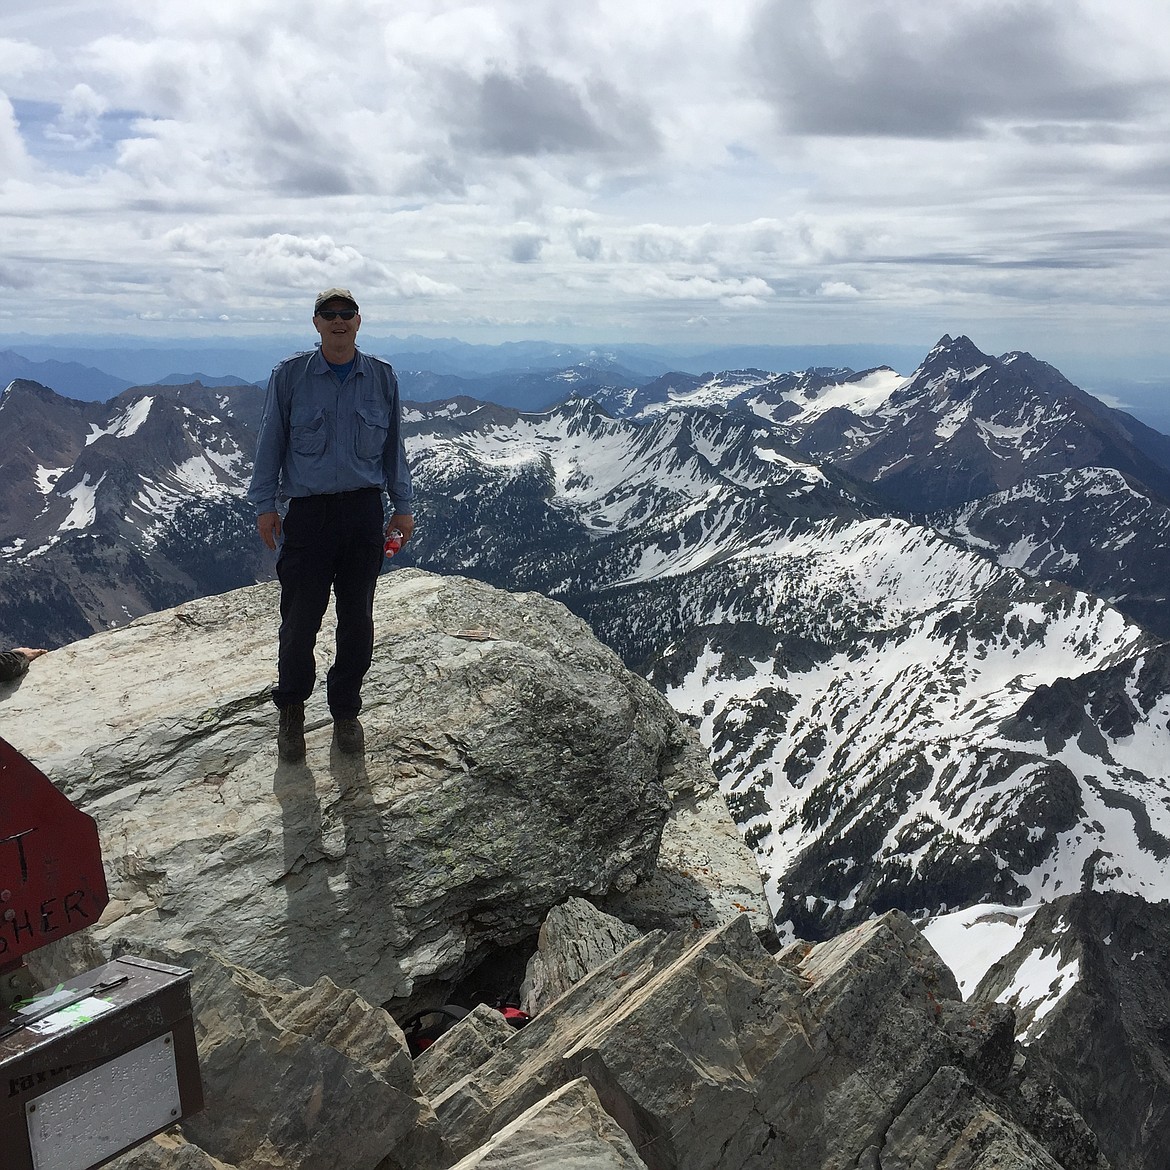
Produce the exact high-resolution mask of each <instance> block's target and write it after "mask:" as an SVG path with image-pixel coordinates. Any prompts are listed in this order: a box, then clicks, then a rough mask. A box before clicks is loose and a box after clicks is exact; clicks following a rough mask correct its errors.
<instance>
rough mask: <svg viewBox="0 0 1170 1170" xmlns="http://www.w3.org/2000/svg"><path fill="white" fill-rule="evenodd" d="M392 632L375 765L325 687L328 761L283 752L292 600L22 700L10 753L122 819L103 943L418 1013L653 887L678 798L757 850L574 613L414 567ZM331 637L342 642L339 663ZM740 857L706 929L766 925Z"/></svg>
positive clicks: (109, 823) (315, 754) (12, 706)
mask: <svg viewBox="0 0 1170 1170" xmlns="http://www.w3.org/2000/svg"><path fill="white" fill-rule="evenodd" d="M376 619H377V625H378V647H377V651H376V655H375V661H374V665H373V668H372V669H371V672H370V675H369V677H368V679H367V683H366V687H365V692H364V694H365V700H366V706H365V710H364V711H363V720H364V723H365V727H366V751H365V754H364V756H363V757H360V758H356V759H355V758H352V757H345V756H342V755H340V753H338V752H337V751H336V749H333V748H331V742H330V738H331V737H330V728H331V724H330V722H329V719H328V712H327V710H326V708H325V704H324V697H323V695H318V696H314V698H313V700H311V701H310V704H309V718H308V743H309V752H308V756H307V759H306V761H305V762H304V763H303V764H300V765H289V764H283V763H280V762H278V760H277V757H276V751H275V711H274V709H273V708H272V706H271V704H270V703H269V701H268V689H269V686H270V685H271V681H272V672H273V665H274V654H275V644H276V591H275V587H274V586H271V585H261V586H256V587H254V588H250V589H244V590H240V591H237V592H235V593H229V594H225V595H223V596H220V597H213V598H206V599H203V600H200V601H195V602H191V603H190V604H188V605H186V606H183V607H181V608H179V609H174V610H169V611H166V612H163V613H159V614H154V615H151V616H148V617H145V618H141V619H139V620H138V621H136V622H134V623H133V624H131V625H129V626H127V627H124V628H122V629H118V630H113V631H110V632H108V633H106V634H100V635H96V636H95V637H92V638H89V639H86V640H85V641H83V642H78V643H75V644H73V645H71V646H68V647H66V648H64V649H62V650H59V651H56V652H54V653H53V654H51V655H49V656H47V657H46V658H44V659H42V660H40V661H39V662H38V663H37V670H36V671H35V672H32V673H30V675H29V676H27V678H26V679H25V681H24V683H23V685H21V686H20V687H19V688H18V689H16V690H11V689H9V690H8V691H7V693H6V694H5V695H4V696H2V697H0V720H2V722H3V727H4V734H5V737H6V738H7V739H8V740H9V741H10V742H11V743H13V744H14V745H15V746H16V747H17V748H19V749H20V750H22V751H23V752H24V753H25V755H27V756H28V757H29V758H30V759H31V760H33V762H34V763H36V764H37V765H38V766H39V767H41V768H42V770H44V771H45V772H46V774H47V775H49V776H50V778H51V779H52V780H53V781H54V782H55V783H56V784H57V785H58V787H60V788H62V789H63V790H64V791H65V792H66V793H67V795H69V796H70V798H71V799H73V800H74V802H75V803H76V804H78V805H79V806H80V807H82V808H83V809H84V810H85V811H87V812H89V813H90V814H91V815H93V816H94V817H95V818H96V820H97V822H98V825H99V829H100V831H101V835H102V843H103V851H104V855H105V863H106V871H107V876H108V879H109V885H110V892H111V904H110V906H109V908H108V909H107V911H106V913H105V915H104V916H103V918H102V921H101V923H100V924H99V925H98V926H97V928H96V930H95V931H94V936H93V937H94V941H95V942H96V943H97V944H98V945H99V946H101V947H103V948H106V949H108V948H109V946H111V945H112V944H113V942H114V940H121V943H120V945H122V946H125V947H131V948H133V947H136V946H137V947H143V946H167V947H169V948H171V949H172V950H174V949H176V948H177V949H180V950H183V949H192V948H194V949H197V950H200V951H212V950H214V951H216V952H218V953H220V954H222V955H223V956H224V957H225V958H226V959H227V960H228V961H230V962H232V963H235V964H237V965H239V966H241V967H245V968H248V969H250V970H253V971H256V972H257V973H259V974H261V975H264V976H266V977H268V978H287V979H291V980H293V981H294V982H297V983H301V984H311V983H313V982H314V981H316V979H318V978H319V977H320V976H321V975H328V976H329V977H330V978H332V979H333V980H334V981H335V982H337V983H338V984H339V985H341V986H345V987H352V988H355V989H357V990H358V991H360V992H361V994H362V995H363V996H364V997H365V998H366V999H367V1000H369V1001H370V1002H372V1003H379V1004H380V1003H390V1002H393V1003H404V1002H406V1001H407V1000H408V999H410V998H411V997H412V996H414V997H415V998H417V997H418V996H419V995H425V993H426V989H427V988H428V987H430V986H432V985H436V986H437V985H443V984H449V983H451V982H454V981H456V980H458V979H459V978H460V977H462V976H464V975H466V974H467V973H468V972H469V971H470V970H472V969H473V968H474V967H475V966H476V964H478V963H481V962H483V961H485V960H486V959H487V958H489V957H490V955H491V954H492V953H493V952H494V951H496V950H498V949H499V948H503V947H507V946H509V945H512V944H516V943H518V942H520V941H521V940H524V939H526V938H530V937H535V934H536V931H537V929H538V928H539V926H540V924H541V922H542V920H543V919H544V917H545V914H546V913H547V912H548V910H549V909H550V908H551V907H553V906H554V905H556V904H558V903H559V902H561V901H562V900H563V899H564V898H565V896H566V895H567V894H569V893H580V894H584V895H587V896H590V897H594V898H604V897H606V896H607V895H622V894H628V893H630V892H631V891H633V890H634V889H635V888H636V887H637V886H638V885H639V883H647V882H648V881H649V879H651V878H652V876H653V875H654V873H655V865H656V861H657V858H658V853H659V843H660V840H661V838H662V835H663V830H664V827H666V826H668V822H669V821H670V820H671V813H672V801H671V796H670V792H674V793H675V794H676V795H677V796H678V799H679V815H680V816H683V817H685V818H686V820H687V823H688V825H689V824H690V822H691V821H692V820H693V819H694V809H695V803H696V801H697V800H700V799H701V800H703V801H704V802H706V808H707V821H708V823H709V824H710V825H711V826H712V832H713V833H717V832H719V831H720V825H719V823H718V817H719V809H720V808H722V830H723V831H725V832H727V831H729V832H730V833H732V834H734V826H733V825H732V824H731V822H730V819H729V817H728V816H727V814H726V809H725V807H722V806H721V805H719V806H718V807H716V806H713V805H712V804H711V801H712V800H715V801H718V800H719V799H720V798H718V794H717V792H716V791H715V782H714V780H713V778H712V777H711V774H710V769H709V767H708V768H706V769H705V772H704V767H703V757H702V754H701V751H700V749H699V748H698V746H697V744H696V743H695V741H694V739H693V737H692V736H691V735H690V734H689V733H688V732H687V731H686V730H685V729H684V728H683V727H682V725H681V724H680V723H679V721H678V719H677V718H676V717H675V715H674V713H673V712H672V711H671V709H670V707H669V706H668V704H667V703H666V701H665V700H664V699H663V698H662V697H661V696H660V695H659V694H658V693H657V692H655V691H654V690H653V689H652V688H651V687H650V686H649V685H648V684H647V683H645V682H644V681H643V680H642V679H640V678H638V677H637V676H636V675H634V674H632V673H630V672H629V671H627V670H626V669H625V668H624V667H623V666H622V664H621V662H620V661H619V660H618V658H617V657H616V656H615V655H614V654H612V653H611V652H610V651H608V650H606V649H605V648H604V647H602V646H601V645H600V644H599V643H598V642H597V641H596V639H594V637H593V636H592V634H591V633H590V631H589V629H588V627H587V626H585V625H584V624H583V623H582V622H581V621H579V620H578V619H576V618H574V617H572V616H571V615H570V614H569V613H568V611H567V610H565V609H564V608H563V607H562V606H560V605H559V604H557V603H555V602H552V601H549V600H547V599H545V598H543V597H540V596H538V595H536V594H523V595H516V594H507V593H503V592H500V591H498V590H495V589H492V588H490V587H488V586H485V585H482V584H479V583H477V582H473V581H468V580H464V579H461V578H442V577H436V576H433V575H430V574H425V573H421V572H417V571H413V570H403V571H398V572H394V573H391V574H389V575H387V576H386V577H385V578H384V579H383V581H382V583H381V585H380V587H379V591H378V600H377V611H376ZM330 642H331V631H330V629H329V627H328V625H327V626H326V628H325V629H323V631H322V634H321V638H320V640H319V643H318V654H319V657H321V658H325V657H326V656H327V655H328V654H329V650H330ZM670 834H671V835H672V839H673V836H674V835H675V834H674V830H670ZM735 840H736V841H737V842H738V837H737V838H735ZM739 847H740V851H739V855H738V866H739V869H738V874H737V876H736V879H735V881H734V882H733V884H732V885H731V886H729V887H728V888H726V889H724V888H722V887H720V888H716V887H715V885H714V884H711V883H708V884H707V885H704V877H703V874H702V873H701V872H697V871H698V868H699V867H696V872H693V873H690V874H688V875H687V891H688V896H689V898H690V899H691V901H692V902H693V903H694V905H695V907H697V916H698V917H699V918H700V919H701V920H703V921H704V922H705V924H707V925H714V924H716V923H717V922H720V921H725V920H726V919H728V918H729V917H731V916H733V915H734V914H736V913H737V912H738V906H737V905H736V903H742V900H743V899H744V898H747V899H749V900H750V901H751V902H752V904H753V906H754V907H755V909H756V910H757V912H758V914H759V915H760V917H761V918H762V919H764V920H766V910H765V901H764V897H763V892H762V888H761V884H760V879H759V875H758V871H757V870H756V868H755V865H754V862H753V859H752V857H751V855H750V853H748V851H747V850H746V848H744V847H743V846H742V842H739ZM727 868H728V867H726V866H723V867H721V869H722V870H723V871H724V872H726V870H727ZM677 876H678V875H676V874H674V873H671V874H670V875H668V878H667V879H666V880H667V881H669V882H670V883H672V888H671V890H670V896H671V897H674V891H673V884H674V883H675V878H676V877H677ZM753 879H754V889H750V888H748V883H751V882H752V881H753ZM655 884H656V883H650V885H651V886H654V885H655ZM657 884H661V882H660V883H657ZM639 897H640V898H642V899H646V900H648V904H652V903H653V901H654V898H655V895H654V892H653V888H651V889H649V890H647V891H642V892H640V894H639ZM649 912H650V913H655V912H654V911H653V910H651V911H649Z"/></svg>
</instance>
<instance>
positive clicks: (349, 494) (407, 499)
mask: <svg viewBox="0 0 1170 1170" xmlns="http://www.w3.org/2000/svg"><path fill="white" fill-rule="evenodd" d="M361 323H362V319H361V314H360V313H359V311H358V304H357V301H355V300H354V298H353V294H352V293H351V292H350V291H349V290H348V289H344V288H328V289H326V290H325V291H324V292H323V293H321V294H320V295H319V296H318V297H317V300H316V303H315V304H314V306H313V326H314V328H315V329H316V330H317V332H318V333H319V334H320V336H321V342H320V344H319V345H318V347H317V348H316V349H314V350H311V351H309V352H307V353H298V354H295V355H294V356H293V357H290V358H287V359H286V360H285V361H283V362H281V363H280V364H279V365H278V366H277V367H276V368H275V369H274V370H273V371H272V376H271V377H270V378H269V380H268V394H267V398H266V399H265V403H264V414H263V417H262V418H261V420H260V435H259V439H258V440H257V444H256V465H255V469H254V470H253V473H252V485H251V487H250V488H249V490H248V499H249V500H251V502H252V504H253V505H254V506H255V508H256V513H257V520H256V526H257V528H258V529H259V532H260V538H261V540H263V541H264V543H265V544H266V545H267V546H268V547H269V548H270V549H276V547H277V541H278V540H279V542H280V553H279V556H278V557H277V560H276V574H277V576H278V577H279V578H280V639H279V648H278V656H277V683H276V686H275V687H274V688H273V691H272V701H273V702H274V703H275V704H276V706H277V707H278V708H279V710H280V729H279V731H278V733H277V747H278V750H279V753H280V758H281V759H282V760H286V761H288V762H296V761H298V760H301V759H303V758H304V755H305V701H306V700H307V699H308V697H309V695H310V694H311V693H312V691H313V686H314V684H315V682H316V669H317V668H316V661H315V659H314V657H313V648H314V646H315V645H316V641H317V633H318V631H319V630H320V628H321V619H322V618H323V617H324V616H325V610H326V609H327V608H328V605H329V594H330V591H331V590H332V592H333V594H334V597H335V599H336V600H335V608H336V611H337V644H336V654H335V657H334V662H333V665H332V666H331V667H330V668H329V673H328V674H327V675H326V694H327V698H328V702H329V711H330V714H331V715H332V716H333V737H334V742H335V743H336V744H337V746H338V748H340V750H341V751H343V752H346V753H348V754H355V753H357V752H360V751H361V750H362V748H363V746H364V742H365V737H364V733H363V731H362V725H361V723H360V722H359V721H358V713H359V712H360V711H361V707H362V698H361V687H362V680H363V679H364V678H365V675H366V671H367V670H369V667H370V661H371V659H372V657H373V651H374V617H373V607H374V589H375V587H376V585H377V582H378V574H379V573H380V572H381V569H382V561H383V544H384V541H385V538H386V534H387V533H388V532H389V531H390V530H391V529H394V528H397V529H398V530H399V531H400V532H401V533H402V538H403V541H406V540H409V539H410V536H411V533H412V531H413V528H414V518H413V515H412V506H411V501H412V500H413V498H414V490H413V487H412V485H411V480H410V470H409V468H408V467H407V464H406V448H405V446H404V443H403V436H402V409H401V406H400V403H399V399H398V379H397V378H396V377H395V375H394V370H393V369H392V368H391V367H390V365H389V364H388V363H387V362H384V361H381V360H380V359H378V358H375V357H370V356H369V355H367V354H364V353H362V352H361V351H360V350H359V349H358V348H357V346H356V344H355V338H356V337H357V331H358V329H359V328H360V326H361ZM383 489H384V490H385V491H386V492H387V494H388V495H389V497H390V501H391V503H392V505H393V511H394V514H393V516H392V517H391V519H390V521H389V523H386V522H385V513H384V510H383V506H382V491H383ZM278 496H279V497H285V498H287V499H288V512H287V514H286V515H285V517H284V520H283V521H282V520H281V517H280V513H279V512H278V511H277V510H276V503H277V498H278Z"/></svg>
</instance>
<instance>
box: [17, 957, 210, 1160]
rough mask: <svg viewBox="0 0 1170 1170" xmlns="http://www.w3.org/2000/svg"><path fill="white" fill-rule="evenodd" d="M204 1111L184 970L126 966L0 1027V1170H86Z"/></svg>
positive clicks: (126, 962) (137, 963)
mask: <svg viewBox="0 0 1170 1170" xmlns="http://www.w3.org/2000/svg"><path fill="white" fill-rule="evenodd" d="M202 1108H203V1087H202V1084H201V1082H200V1079H199V1062H198V1055H197V1053H196V1049H195V1030H194V1026H193V1023H192V1019H191V972H190V971H187V970H184V969H183V968H181V967H169V966H167V965H165V964H162V963H153V962H150V961H149V960H147V959H139V958H133V957H130V956H124V957H123V958H120V959H115V960H114V961H113V962H112V963H107V964H105V966H102V967H98V968H96V969H95V970H93V971H90V972H88V973H86V974H85V975H80V976H78V977H77V978H75V979H71V980H69V982H67V983H64V984H62V985H61V987H59V988H57V989H55V990H54V991H53V992H51V993H49V994H47V995H45V996H41V997H39V998H38V999H37V1000H34V1001H33V1002H32V1003H31V1004H27V1005H25V1006H24V1007H23V1008H22V1009H21V1011H20V1012H18V1013H15V1014H10V1015H9V1016H7V1017H0V1166H3V1167H4V1170H91V1168H92V1167H96V1166H101V1165H102V1164H103V1163H105V1162H107V1161H109V1160H110V1159H111V1158H113V1157H115V1156H116V1155H118V1154H120V1153H122V1152H124V1151H125V1150H128V1149H130V1148H131V1147H133V1146H135V1145H138V1144H139V1143H140V1142H142V1141H144V1140H145V1139H146V1138H149V1137H151V1136H152V1135H153V1134H156V1133H158V1132H160V1131H161V1130H164V1129H166V1128H167V1127H168V1126H170V1125H174V1124H175V1122H177V1121H179V1120H180V1119H181V1118H183V1117H187V1116H189V1115H190V1114H192V1113H196V1112H198V1111H199V1110H200V1109H202Z"/></svg>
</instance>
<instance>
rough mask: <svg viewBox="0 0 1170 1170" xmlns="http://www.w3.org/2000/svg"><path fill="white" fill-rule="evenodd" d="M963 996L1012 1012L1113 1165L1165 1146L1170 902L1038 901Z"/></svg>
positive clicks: (1135, 1163) (1127, 1167)
mask: <svg viewBox="0 0 1170 1170" xmlns="http://www.w3.org/2000/svg"><path fill="white" fill-rule="evenodd" d="M972 999H973V1000H981V1001H985V1002H988V1001H997V1000H998V1001H1001V1002H1005V1003H1009V1004H1011V1005H1012V1007H1013V1008H1014V1009H1015V1010H1016V1011H1017V1014H1018V1016H1019V1020H1020V1031H1021V1037H1022V1039H1023V1040H1024V1042H1025V1044H1026V1046H1027V1051H1028V1053H1029V1056H1030V1058H1032V1059H1034V1060H1035V1061H1037V1062H1038V1063H1042V1064H1043V1066H1044V1067H1045V1068H1046V1069H1047V1070H1048V1073H1049V1075H1050V1076H1051V1078H1052V1080H1053V1081H1054V1082H1055V1084H1056V1085H1057V1086H1058V1087H1059V1088H1060V1089H1061V1091H1062V1093H1063V1094H1064V1095H1065V1096H1066V1097H1067V1098H1068V1100H1069V1101H1070V1102H1071V1103H1072V1104H1073V1105H1074V1106H1075V1107H1076V1109H1077V1110H1078V1111H1079V1112H1080V1113H1081V1115H1082V1116H1083V1117H1084V1118H1085V1120H1086V1121H1087V1122H1088V1123H1089V1125H1090V1126H1091V1127H1092V1129H1093V1131H1094V1132H1095V1133H1096V1135H1097V1138H1098V1139H1099V1141H1100V1143H1101V1149H1102V1150H1103V1151H1104V1153H1105V1155H1106V1156H1107V1157H1108V1159H1109V1162H1110V1165H1111V1166H1112V1167H1113V1170H1165V1167H1166V1165H1167V1158H1168V1156H1170V1155H1168V1153H1167V1151H1170V1011H1168V1005H1170V906H1168V905H1167V904H1166V903H1165V902H1162V903H1159V904H1151V903H1149V902H1146V901H1144V900H1143V899H1141V898H1137V897H1132V896H1128V895H1125V894H1112V893H1111V894H1096V893H1083V894H1076V895H1073V896H1071V897H1066V898H1059V899H1057V900H1056V901H1055V902H1052V903H1049V904H1048V905H1045V906H1041V907H1040V909H1039V910H1038V911H1037V912H1036V914H1035V915H1034V916H1033V918H1032V920H1031V922H1030V923H1029V924H1028V928H1027V930H1026V931H1025V932H1024V935H1023V937H1022V938H1021V939H1020V941H1019V943H1018V944H1017V945H1016V946H1015V948H1014V949H1013V950H1012V951H1011V952H1010V953H1009V954H1008V955H1006V956H1005V957H1004V958H1003V959H1001V960H1000V961H999V962H998V963H997V964H996V965H995V966H993V967H992V968H991V970H989V971H988V973H987V975H986V976H985V977H984V979H983V980H982V982H981V983H980V984H979V986H978V987H977V988H976V989H975V991H974V993H973V995H972Z"/></svg>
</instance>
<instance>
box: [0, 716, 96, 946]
mask: <svg viewBox="0 0 1170 1170" xmlns="http://www.w3.org/2000/svg"><path fill="white" fill-rule="evenodd" d="M108 901H109V894H108V893H107V891H106V875H105V871H104V870H103V869H102V851H101V844H100V843H99V841H98V831H97V825H96V824H94V821H93V818H92V817H89V816H87V815H86V814H85V813H83V812H79V811H78V810H77V809H75V808H74V807H73V805H71V804H70V803H69V801H68V800H66V799H65V797H64V796H63V795H62V794H61V793H60V792H58V791H57V789H56V788H54V787H53V785H52V783H51V782H50V781H49V779H48V777H47V776H45V774H44V773H43V772H41V771H40V770H39V769H38V768H36V767H35V766H34V765H33V764H32V763H31V762H30V761H29V760H27V759H25V757H24V756H22V755H21V754H20V752H18V751H17V750H16V748H14V747H13V746H12V745H11V744H10V743H8V742H6V741H5V740H3V739H0V969H3V968H4V967H7V966H10V965H12V964H14V963H16V962H18V961H19V960H20V958H21V957H22V956H23V955H26V954H27V953H28V952H29V951H35V950H36V949H37V947H43V946H45V945H46V944H47V943H50V942H53V941H54V940H55V939H59V938H64V936H65V935H67V934H72V933H73V932H74V931H75V930H81V929H82V927H85V926H92V925H93V924H94V923H95V922H96V921H97V919H98V916H99V915H100V914H101V912H102V911H103V910H104V909H105V907H106V903H107V902H108Z"/></svg>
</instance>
